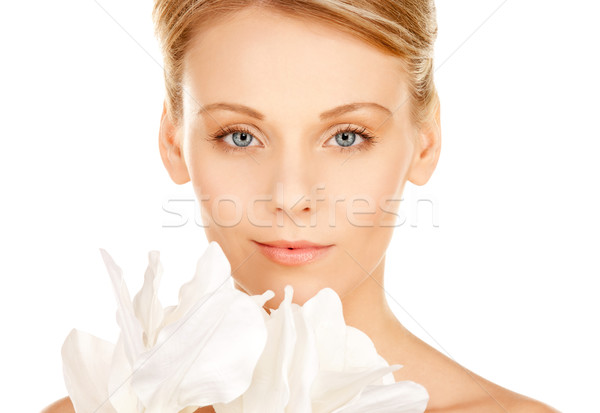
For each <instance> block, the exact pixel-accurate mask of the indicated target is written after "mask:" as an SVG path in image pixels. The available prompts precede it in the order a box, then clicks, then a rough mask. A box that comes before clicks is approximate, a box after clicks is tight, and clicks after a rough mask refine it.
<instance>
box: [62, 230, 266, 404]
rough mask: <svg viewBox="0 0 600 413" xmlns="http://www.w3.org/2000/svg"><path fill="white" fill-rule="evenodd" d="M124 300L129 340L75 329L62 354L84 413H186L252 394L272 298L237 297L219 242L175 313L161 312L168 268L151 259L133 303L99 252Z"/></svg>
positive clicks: (154, 254)
mask: <svg viewBox="0 0 600 413" xmlns="http://www.w3.org/2000/svg"><path fill="white" fill-rule="evenodd" d="M100 252H101V254H102V258H103V259H104V262H105V264H106V267H107V269H108V272H109V274H110V277H111V280H112V284H113V287H114V290H115V293H116V296H117V301H118V310H117V323H118V324H119V327H120V329H121V334H120V336H119V340H118V341H117V344H116V345H114V344H112V343H109V342H107V341H105V340H102V339H99V338H97V337H94V336H92V335H90V334H87V333H83V332H80V331H77V330H75V329H74V330H72V331H71V333H70V334H69V335H68V336H67V338H66V340H65V342H64V344H63V347H62V358H63V372H64V378H65V384H66V387H67V391H68V393H69V396H70V397H71V400H72V402H73V405H74V408H75V411H76V412H77V413H142V412H143V413H158V412H160V413H177V412H180V411H186V412H188V411H193V410H194V409H195V408H196V407H195V406H206V405H212V404H215V403H227V402H230V401H232V400H234V399H235V398H236V397H238V396H239V395H241V394H242V393H243V392H244V391H245V390H246V389H247V388H248V387H249V385H250V381H251V378H252V374H253V370H254V367H255V365H256V362H257V360H258V359H259V357H260V355H261V354H262V352H263V349H264V346H265V343H266V340H267V330H266V327H265V323H264V314H263V313H265V311H264V310H263V309H262V306H263V305H264V303H265V302H266V301H267V300H269V299H270V298H272V297H273V292H271V291H267V292H265V293H264V294H262V295H260V296H252V297H251V296H248V295H247V294H245V293H243V292H241V291H238V290H236V289H235V288H233V285H232V283H231V280H229V277H230V270H231V267H230V265H229V261H228V260H227V258H226V256H225V254H224V253H223V251H222V250H221V248H220V246H219V244H218V243H216V242H214V241H213V242H210V243H209V246H208V248H207V249H206V251H205V252H204V254H203V255H202V257H201V258H200V259H199V260H198V264H197V267H196V274H195V275H194V277H193V278H192V280H191V281H189V282H188V283H187V284H184V285H183V286H182V287H181V289H180V291H179V303H178V305H176V306H171V307H167V308H165V309H163V308H162V306H161V304H160V302H159V300H158V296H157V291H158V285H159V283H160V277H161V275H162V272H163V269H162V266H161V264H160V261H159V252H158V251H151V252H150V253H149V254H148V255H149V263H148V268H147V270H146V274H145V277H144V284H143V286H142V289H141V290H140V291H139V292H138V293H137V294H136V296H135V298H134V299H133V302H132V301H131V299H130V296H129V292H128V290H127V286H126V285H125V283H124V281H123V277H122V271H121V268H119V267H118V266H117V265H116V264H115V262H114V261H113V259H112V258H111V257H110V255H109V254H108V253H107V252H106V251H105V250H103V249H100Z"/></svg>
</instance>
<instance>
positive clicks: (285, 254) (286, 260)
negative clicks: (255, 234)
mask: <svg viewBox="0 0 600 413" xmlns="http://www.w3.org/2000/svg"><path fill="white" fill-rule="evenodd" d="M253 242H254V243H255V244H256V245H257V246H258V249H259V251H260V252H261V253H262V254H263V255H264V256H265V257H267V258H268V259H270V260H271V261H273V262H276V263H277V264H282V265H303V264H308V263H310V262H314V261H316V260H318V259H320V258H323V257H324V256H325V255H327V253H328V252H329V250H331V247H333V244H331V245H321V244H316V243H314V242H310V241H305V240H298V241H287V240H276V241H266V242H264V243H261V242H258V241H254V240H253ZM290 248H292V249H290Z"/></svg>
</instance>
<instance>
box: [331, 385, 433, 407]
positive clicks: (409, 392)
mask: <svg viewBox="0 0 600 413" xmlns="http://www.w3.org/2000/svg"><path fill="white" fill-rule="evenodd" d="M428 401H429V394H428V393H427V390H425V387H423V386H421V385H420V384H417V383H415V382H412V381H409V380H406V381H399V382H397V383H394V384H390V385H386V386H378V385H375V386H367V387H366V388H365V389H364V390H363V391H362V393H361V394H360V397H359V398H358V399H357V400H355V401H353V402H351V403H348V405H346V406H344V407H342V408H340V409H337V410H335V411H334V412H333V413H363V412H369V413H423V412H424V411H425V408H426V407H427V403H428Z"/></svg>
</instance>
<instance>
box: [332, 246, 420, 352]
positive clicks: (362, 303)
mask: <svg viewBox="0 0 600 413" xmlns="http://www.w3.org/2000/svg"><path fill="white" fill-rule="evenodd" d="M384 267H385V256H384V257H383V258H382V259H381V261H380V263H379V264H378V265H377V267H376V268H375V269H374V270H373V271H372V272H371V274H370V275H367V273H364V274H365V279H364V281H363V282H362V283H361V284H359V285H358V286H357V287H356V288H354V289H353V290H352V291H350V292H349V293H348V294H346V295H345V296H344V297H341V300H342V305H343V307H344V320H345V321H346V324H347V325H349V326H352V327H355V328H357V329H359V330H361V331H362V332H363V333H365V334H367V335H368V336H369V338H370V339H371V341H373V344H374V345H375V348H376V349H377V352H378V353H379V354H380V355H381V356H382V357H383V358H384V359H386V360H387V361H388V362H390V359H393V358H395V357H394V356H395V353H397V350H398V348H401V347H399V346H402V343H404V342H406V339H407V338H409V337H410V336H411V333H410V332H409V331H408V330H407V329H406V328H404V326H403V325H402V324H401V323H400V321H398V319H397V318H396V316H395V315H394V313H393V312H392V310H391V309H390V308H389V306H388V302H387V298H386V292H385V290H384V287H383V286H384V284H383V273H384Z"/></svg>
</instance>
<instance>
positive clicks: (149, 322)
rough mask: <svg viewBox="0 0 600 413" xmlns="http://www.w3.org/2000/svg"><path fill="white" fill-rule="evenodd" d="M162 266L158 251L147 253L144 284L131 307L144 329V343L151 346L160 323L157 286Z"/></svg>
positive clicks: (160, 309)
mask: <svg viewBox="0 0 600 413" xmlns="http://www.w3.org/2000/svg"><path fill="white" fill-rule="evenodd" d="M162 273H163V268H162V265H161V263H160V253H159V252H158V251H150V252H149V253H148V267H147V268H146V273H145V274H144V285H143V286H142V288H141V290H140V291H139V292H138V293H137V294H136V295H135V297H134V298H133V308H134V312H135V315H136V317H137V319H138V320H139V321H140V323H141V325H142V328H143V330H144V336H143V339H144V345H145V346H146V347H151V346H152V345H154V342H155V341H156V335H157V334H158V330H159V328H160V326H161V324H162V319H163V308H162V305H161V304H160V301H159V299H158V287H159V285H160V279H161V277H162Z"/></svg>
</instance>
